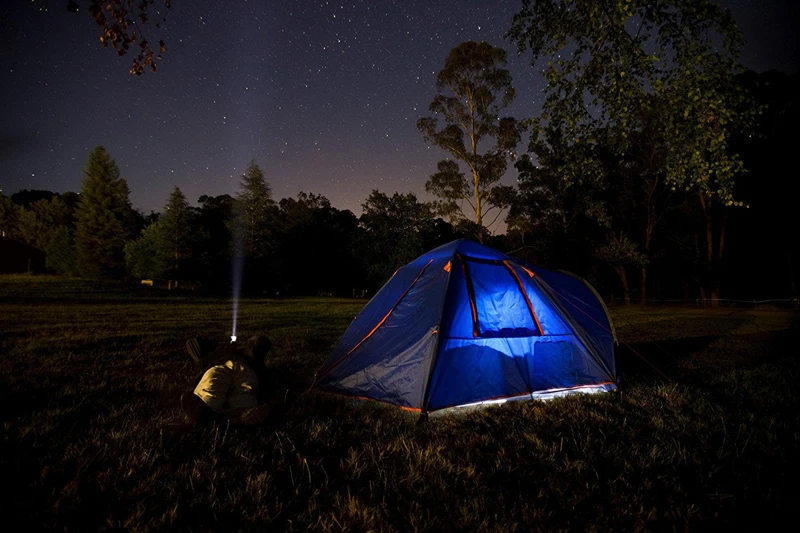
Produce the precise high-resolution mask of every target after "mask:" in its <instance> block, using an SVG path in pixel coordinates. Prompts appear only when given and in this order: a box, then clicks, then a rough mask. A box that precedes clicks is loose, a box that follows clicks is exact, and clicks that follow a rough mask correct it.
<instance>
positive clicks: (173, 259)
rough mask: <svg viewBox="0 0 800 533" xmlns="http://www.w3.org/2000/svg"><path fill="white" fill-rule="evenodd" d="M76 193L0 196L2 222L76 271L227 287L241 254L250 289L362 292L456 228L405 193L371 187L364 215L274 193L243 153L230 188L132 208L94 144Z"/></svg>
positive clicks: (63, 268)
mask: <svg viewBox="0 0 800 533" xmlns="http://www.w3.org/2000/svg"><path fill="white" fill-rule="evenodd" d="M84 174H85V176H84V179H83V182H82V186H81V191H80V194H77V193H74V192H67V193H63V194H55V193H52V192H49V191H20V192H18V193H16V194H13V195H11V196H10V197H9V196H2V195H0V232H2V235H3V236H6V237H10V238H14V239H17V240H20V241H23V242H26V243H28V244H30V245H32V246H35V247H37V248H40V249H42V250H44V251H45V252H46V254H47V259H46V264H47V268H48V269H50V270H52V271H53V272H55V273H58V274H61V275H64V276H79V277H84V278H112V279H123V278H126V277H128V278H137V279H138V278H167V279H174V280H191V281H195V282H199V283H201V284H202V285H203V286H204V287H206V288H208V289H227V288H228V287H229V286H230V285H231V279H232V278H231V276H232V263H233V261H234V258H236V257H240V258H242V260H243V261H244V265H245V273H244V290H245V291H246V292H249V293H251V294H268V295H279V294H293V295H308V294H317V293H319V292H325V293H334V294H341V295H352V294H353V291H356V293H357V294H358V295H361V294H362V293H364V291H366V293H367V294H371V293H372V291H374V290H375V289H376V288H378V287H380V285H381V284H382V283H383V282H384V281H385V280H386V279H388V277H389V276H391V274H392V273H393V272H394V270H395V269H397V268H398V267H399V266H401V265H403V264H404V263H406V262H408V261H410V260H412V259H413V258H415V257H416V256H418V255H420V254H422V253H423V252H425V251H427V250H429V249H431V248H433V247H436V246H439V245H441V244H444V243H446V242H449V241H451V240H453V239H455V238H458V237H460V236H463V235H462V234H459V233H458V232H457V231H456V230H454V228H453V227H452V226H451V225H450V224H448V223H447V222H445V221H444V220H442V219H441V218H437V217H435V216H434V215H433V211H432V208H431V206H430V205H428V204H425V203H423V202H420V201H419V200H418V199H417V198H416V196H415V195H414V194H412V193H408V194H400V193H395V194H393V195H391V196H390V195H387V194H385V193H382V192H379V191H372V193H371V194H370V195H369V197H368V198H366V200H365V201H364V203H363V214H362V215H361V217H356V216H355V215H354V214H353V213H352V212H351V211H349V210H340V209H337V208H335V207H333V206H332V205H331V204H330V201H328V199H327V198H325V197H324V196H321V195H317V194H313V193H305V192H301V193H300V194H298V195H297V197H295V198H283V199H281V200H279V201H275V200H274V199H273V196H272V191H271V189H270V187H269V184H268V182H267V180H266V179H265V177H264V173H263V172H262V170H261V169H260V168H259V166H258V165H257V164H256V163H255V162H252V163H251V164H250V166H249V167H248V168H247V171H246V172H245V173H244V176H243V177H242V182H241V185H240V189H239V191H238V193H237V194H236V196H230V195H227V194H226V195H221V196H214V197H212V196H205V195H204V196H201V197H200V198H199V200H198V205H197V206H196V207H195V206H191V205H190V204H189V202H188V201H187V199H186V197H185V195H184V194H183V192H182V191H181V190H180V188H178V187H175V188H174V190H173V191H172V193H171V194H170V195H169V198H168V199H167V200H166V203H165V205H164V208H163V212H162V213H161V214H156V213H151V214H149V215H143V214H142V213H140V212H139V211H137V210H135V209H133V207H132V206H131V203H130V200H129V198H128V194H129V191H128V186H127V183H126V181H125V180H124V179H123V178H121V177H120V173H119V169H118V167H117V165H116V164H115V162H114V160H113V159H112V158H111V156H110V155H109V154H108V152H106V150H105V149H104V148H103V147H97V148H95V149H94V150H93V151H92V152H91V154H90V155H89V159H88V162H87V165H86V168H85V171H84Z"/></svg>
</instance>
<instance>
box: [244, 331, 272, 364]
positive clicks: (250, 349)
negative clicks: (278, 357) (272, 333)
mask: <svg viewBox="0 0 800 533" xmlns="http://www.w3.org/2000/svg"><path fill="white" fill-rule="evenodd" d="M270 348H272V341H271V340H269V337H267V336H266V335H255V336H253V337H250V338H249V339H247V344H246V345H245V349H244V351H245V353H246V354H247V356H248V357H252V358H253V359H256V360H260V359H263V358H264V357H265V356H266V355H267V352H268V351H269V350H270Z"/></svg>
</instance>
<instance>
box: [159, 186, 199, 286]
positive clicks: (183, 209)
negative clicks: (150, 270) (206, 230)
mask: <svg viewBox="0 0 800 533" xmlns="http://www.w3.org/2000/svg"><path fill="white" fill-rule="evenodd" d="M191 215H192V211H191V208H190V207H189V203H188V202H187V201H186V196H184V194H183V192H181V190H180V189H179V188H178V187H175V188H174V189H173V190H172V193H171V194H170V195H169V200H168V201H167V205H165V206H164V214H163V216H162V217H161V220H160V221H159V224H160V225H161V228H160V238H161V243H160V247H161V248H162V249H163V252H164V255H165V256H166V257H168V264H169V265H170V268H171V270H172V273H173V274H174V275H176V276H177V275H178V274H179V273H180V267H181V261H182V260H184V259H187V258H188V257H189V256H190V255H191V241H190V239H191V234H192V225H191Z"/></svg>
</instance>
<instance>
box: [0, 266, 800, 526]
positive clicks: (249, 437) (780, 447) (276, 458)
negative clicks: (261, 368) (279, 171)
mask: <svg viewBox="0 0 800 533" xmlns="http://www.w3.org/2000/svg"><path fill="white" fill-rule="evenodd" d="M363 303H364V302H363V301H357V300H334V299H302V300H246V301H245V302H243V304H242V310H241V317H242V318H241V321H240V324H241V325H240V330H241V335H242V336H246V335H248V334H252V333H255V332H259V331H263V330H267V331H268V332H269V335H270V336H271V337H272V338H273V340H274V341H275V345H276V349H275V352H274V354H275V355H274V357H272V358H271V359H270V361H269V365H270V367H271V369H272V371H273V375H274V383H273V384H272V385H271V387H272V390H273V394H274V395H275V396H276V397H278V398H280V399H284V398H285V400H286V402H287V403H286V409H285V411H286V412H282V413H278V412H276V413H275V415H274V416H273V417H272V419H270V420H269V421H268V422H267V423H266V424H265V425H264V426H262V427H258V428H253V429H243V428H235V427H227V426H224V425H223V426H214V427H210V428H201V427H194V426H190V425H188V424H187V423H186V422H185V421H184V419H183V417H182V415H181V413H180V411H179V408H178V406H177V404H178V397H179V396H180V394H181V392H183V391H184V390H185V389H187V388H188V387H190V386H191V385H192V384H193V380H194V379H195V378H196V374H195V369H194V368H193V367H192V365H191V364H190V361H189V360H188V358H187V357H186V355H185V354H184V352H183V342H184V340H185V339H186V338H187V337H191V336H196V335H204V336H217V337H220V338H224V337H225V336H227V335H229V331H228V329H229V327H230V305H229V302H226V301H224V300H218V299H211V298H198V297H189V296H176V295H172V294H164V293H153V292H149V291H144V292H143V291H140V290H133V289H130V288H126V287H124V286H121V285H115V284H95V283H90V282H82V281H63V280H60V279H57V278H48V277H34V278H30V277H27V276H6V277H0V353H2V357H3V360H4V363H5V371H4V372H3V373H2V377H0V380H2V383H0V386H2V391H3V397H2V398H0V401H2V405H3V412H4V420H3V424H4V433H3V447H4V449H3V453H2V456H1V457H2V459H1V460H2V463H1V464H2V478H3V480H4V481H5V483H4V484H5V486H6V487H8V488H10V489H11V493H10V496H7V497H6V498H5V499H4V505H3V512H4V514H5V515H6V516H7V517H8V518H7V519H6V522H7V523H20V524H21V523H25V524H28V525H29V526H30V527H31V528H32V529H41V528H44V529H65V530H73V531H74V530H79V531H84V530H98V529H129V530H151V529H180V530H192V531H199V530H218V529H223V528H224V529H248V530H250V529H270V530H282V531H285V530H313V531H342V530H345V531H368V530H373V531H391V530H401V531H407V530H482V531H529V530H531V529H540V530H542V529H543V530H562V529H582V530H609V529H622V530H631V529H679V530H683V529H690V528H694V529H697V528H701V527H707V526H710V525H713V526H715V527H719V526H721V525H728V526H734V527H737V528H738V527H742V526H744V525H746V524H748V523H753V524H756V523H757V524H759V526H761V527H764V525H765V523H768V522H778V521H779V520H780V519H782V518H783V517H784V516H786V515H788V514H789V513H791V512H792V511H793V510H794V509H796V506H797V501H798V497H799V496H800V494H798V489H797V484H796V477H797V474H798V463H799V462H800V459H798V457H800V424H798V422H800V409H798V407H800V405H798V404H799V403H800V402H798V389H797V386H796V383H797V379H798V374H799V372H798V359H797V356H796V352H797V348H796V346H797V343H798V340H799V339H798V329H797V324H798V321H797V317H796V316H794V315H792V314H787V313H777V312H730V311H720V312H709V311H700V310H681V309H677V310H676V309H671V310H640V309H635V308H632V309H618V310H617V311H615V314H616V315H617V319H616V321H617V328H618V333H619V335H620V337H621V338H622V340H624V341H626V342H627V343H629V344H631V345H632V346H633V347H634V349H635V350H636V351H637V352H639V353H641V354H642V355H644V356H645V357H647V358H648V359H649V360H651V361H652V362H653V363H655V364H656V365H657V366H658V367H659V368H661V369H662V370H663V371H664V372H665V373H666V374H668V375H669V376H670V377H671V378H672V379H673V380H674V382H666V381H665V380H663V379H661V378H659V377H658V376H657V375H656V374H655V373H654V372H653V371H652V370H651V369H650V367H648V366H647V365H645V364H644V363H641V361H640V360H639V359H638V357H636V356H634V355H633V354H632V352H630V351H629V350H627V349H621V350H620V353H619V358H618V364H619V366H620V369H621V371H622V373H623V377H624V380H623V382H622V388H621V391H620V392H619V393H615V394H606V395H595V396H590V397H570V398H565V399H560V400H555V401H551V402H548V403H532V402H520V403H515V404H508V405H505V406H501V407H497V408H489V409H484V410H479V411H474V412H469V413H461V414H456V415H444V416H438V417H435V418H433V419H432V420H431V421H430V422H429V423H428V424H425V425H422V426H417V425H416V418H415V417H413V416H411V415H408V414H406V413H405V412H403V411H400V410H397V409H394V408H392V407H389V406H383V405H380V404H375V403H371V402H356V401H347V400H342V399H339V398H336V397H331V396H328V395H324V394H314V393H312V394H309V395H306V396H304V397H302V398H301V399H300V400H299V401H294V398H296V397H297V395H298V394H299V393H300V392H301V391H303V390H304V389H305V388H306V387H307V386H308V384H309V383H310V381H311V379H312V376H313V372H314V371H315V369H316V368H318V367H319V365H320V364H321V363H322V361H323V360H324V358H325V356H326V355H327V353H328V351H329V350H330V349H331V348H332V346H333V344H334V343H335V342H336V340H337V338H338V336H339V335H340V334H341V333H342V332H343V331H344V329H345V328H346V327H347V325H348V324H349V322H350V320H351V319H352V317H353V315H354V314H355V313H356V312H357V311H358V309H359V308H360V307H361V305H363Z"/></svg>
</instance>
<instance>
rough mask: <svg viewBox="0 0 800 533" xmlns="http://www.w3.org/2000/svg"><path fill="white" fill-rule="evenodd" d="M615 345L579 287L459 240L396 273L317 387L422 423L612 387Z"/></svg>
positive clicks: (594, 301) (584, 287)
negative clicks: (444, 413) (466, 410)
mask: <svg viewBox="0 0 800 533" xmlns="http://www.w3.org/2000/svg"><path fill="white" fill-rule="evenodd" d="M615 341H616V339H615V335H614V330H613V326H612V324H611V319H610V317H609V316H608V312H607V309H606V307H605V305H604V304H603V302H602V300H601V299H600V298H599V296H598V295H597V293H596V292H595V290H594V289H593V288H592V287H591V286H590V285H589V284H588V283H587V282H586V281H584V280H583V279H581V278H578V277H577V276H574V275H572V274H568V273H565V272H553V271H549V270H545V269H542V268H539V267H536V266H533V265H529V264H527V263H523V262H521V261H519V260H516V259H513V258H511V257H510V256H507V255H505V254H503V253H500V252H498V251H496V250H493V249H491V248H488V247H486V246H482V245H480V244H477V243H474V242H471V241H468V240H463V239H462V240H457V241H453V242H451V243H449V244H445V245H444V246H441V247H439V248H436V249H435V250H432V251H430V252H428V253H426V254H424V255H422V256H420V257H418V258H417V259H415V260H414V261H412V262H411V263H409V264H407V265H405V266H404V267H402V268H400V269H399V270H398V271H397V272H395V274H394V275H393V276H392V278H391V279H390V280H389V281H388V282H387V283H386V285H384V286H383V288H382V289H381V290H380V291H379V292H378V293H377V294H376V295H375V296H374V297H373V298H372V300H370V302H369V303H368V304H367V305H366V306H365V307H364V308H363V309H362V311H361V312H360V313H359V314H358V316H357V317H356V318H355V319H354V320H353V322H352V323H351V324H350V327H349V328H348V329H347V331H346V332H345V333H344V335H343V336H342V338H341V339H340V340H339V342H338V344H337V345H336V347H335V349H334V350H333V352H332V353H331V355H330V356H329V357H328V360H327V361H326V362H325V364H324V366H323V367H322V368H321V369H320V371H319V373H318V377H317V381H316V386H317V388H319V389H321V390H324V391H328V392H334V393H340V394H345V395H348V396H353V397H358V398H364V399H372V400H378V401H382V402H387V403H390V404H393V405H397V406H399V407H402V408H404V409H408V410H412V411H417V412H421V413H422V414H423V415H427V413H429V412H433V411H437V410H440V409H445V408H449V407H458V406H467V405H475V404H483V403H494V402H503V401H508V400H522V399H537V398H538V399H546V398H551V397H554V396H560V395H564V394H571V393H576V392H584V393H586V392H601V391H609V390H613V389H615V388H616V385H615V383H616V369H615V364H614V343H615Z"/></svg>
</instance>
